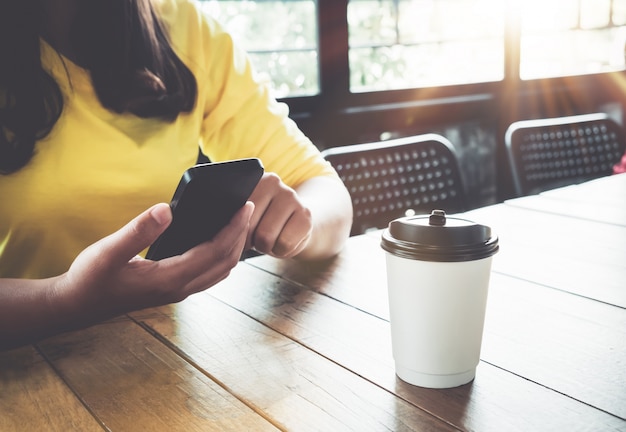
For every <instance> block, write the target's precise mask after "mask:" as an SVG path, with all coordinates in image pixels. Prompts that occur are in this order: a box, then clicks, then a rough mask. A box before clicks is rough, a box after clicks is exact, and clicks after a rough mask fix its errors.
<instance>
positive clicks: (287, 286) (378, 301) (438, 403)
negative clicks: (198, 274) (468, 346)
mask: <svg viewBox="0 0 626 432" xmlns="http://www.w3.org/2000/svg"><path fill="white" fill-rule="evenodd" d="M465 216H467V218H470V219H472V220H475V221H477V222H481V223H484V224H489V225H491V226H492V227H493V228H494V230H495V231H496V232H497V233H498V235H499V237H500V245H501V250H500V252H499V253H498V254H497V255H496V256H495V258H494V264H493V273H492V278H491V286H490V293H489V301H488V306H487V317H486V323H485V334H484V340H483V349H482V355H481V362H480V365H479V367H478V371H477V376H476V379H475V380H474V381H473V382H472V383H470V384H467V385H464V386H461V387H457V388H454V389H446V390H432V389H424V388H419V387H414V386H411V385H408V384H406V383H404V382H402V381H401V380H399V379H398V378H397V377H396V376H395V373H394V367H393V360H392V356H391V346H390V344H391V342H390V330H389V323H388V320H387V319H388V310H387V294H386V281H385V263H384V253H383V251H382V249H381V248H380V246H379V242H380V238H379V236H380V233H379V232H375V233H368V234H366V235H362V236H358V237H353V238H351V239H350V241H349V243H348V245H347V247H346V249H345V250H344V251H343V252H342V253H341V255H339V256H338V257H337V258H336V259H334V260H332V261H329V262H325V263H317V264H310V263H309V264H306V263H298V262H295V261H279V260H275V259H272V258H270V257H257V258H252V259H249V260H247V261H245V262H242V263H240V265H238V266H237V267H236V268H235V269H234V271H233V272H232V274H231V276H230V277H229V278H228V279H227V280H225V281H223V282H221V283H220V284H218V285H217V286H215V287H213V288H212V289H210V290H208V291H206V292H203V293H200V294H196V295H194V296H192V297H190V298H188V299H187V300H185V301H183V302H181V303H179V304H177V305H169V306H165V307H160V308H155V309H149V310H145V311H141V312H138V313H133V314H131V315H129V316H125V317H120V318H118V319H115V320H112V321H109V322H106V323H103V324H100V325H96V326H93V327H91V328H89V329H86V330H83V331H78V332H73V333H67V334H64V335H60V336H57V337H54V338H51V339H48V340H45V341H42V342H41V343H39V344H37V345H34V346H27V347H23V348H19V349H15V350H12V351H7V352H4V353H0V431H70V430H77V431H92V430H93V431H102V430H111V431H143V430H145V431H177V430H180V431H196V430H197V431H213V430H215V431H227V430H233V431H245V430H251V431H265V430H290V431H344V430H350V431H359V432H361V431H405V430H419V431H424V430H426V431H450V430H477V431H498V432H501V431H524V432H526V431H576V430H580V431H583V430H584V431H626V175H619V176H612V177H607V178H604V179H601V180H597V181H593V182H589V183H586V184H582V185H578V186H571V187H567V188H562V189H558V190H554V191H550V192H546V193H544V194H542V195H539V196H532V197H525V198H520V199H515V200H511V201H507V202H505V203H503V204H498V205H495V206H491V207H486V208H482V209H478V210H474V211H471V212H468V213H466V214H465Z"/></svg>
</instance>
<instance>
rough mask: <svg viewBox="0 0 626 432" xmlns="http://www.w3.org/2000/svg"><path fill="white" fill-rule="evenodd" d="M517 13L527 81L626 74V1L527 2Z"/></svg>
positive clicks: (559, 0) (521, 70)
mask: <svg viewBox="0 0 626 432" xmlns="http://www.w3.org/2000/svg"><path fill="white" fill-rule="evenodd" d="M518 7H519V9H518V12H519V15H520V16H521V55H520V77H521V78H522V79H525V80H529V79H536V78H547V77H557V76H569V75H582V74H589V73H601V72H610V71H617V70H623V69H624V66H625V64H624V51H625V48H626V1H625V0H566V1H564V0H524V1H519V2H518Z"/></svg>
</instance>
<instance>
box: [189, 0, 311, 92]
mask: <svg viewBox="0 0 626 432" xmlns="http://www.w3.org/2000/svg"><path fill="white" fill-rule="evenodd" d="M201 3H202V8H203V10H204V11H205V12H207V13H208V14H209V15H211V16H213V17H215V18H216V19H217V20H218V21H220V22H221V23H222V24H223V25H224V26H225V27H226V28H227V29H228V31H229V32H230V33H231V34H232V35H233V37H234V38H235V39H236V40H237V41H238V43H239V44H240V45H241V46H242V47H243V48H244V49H246V51H248V53H249V54H250V57H251V60H252V62H253V64H254V65H255V68H256V69H257V71H259V72H260V73H261V74H263V75H265V77H266V78H268V79H269V80H270V84H271V86H272V88H273V90H274V93H275V96H276V97H285V96H308V95H315V94H318V93H319V87H320V86H319V67H318V63H319V61H318V43H317V41H318V34H317V5H316V1H315V0H282V1H281V0H260V1H242V0H239V1H237V0H201Z"/></svg>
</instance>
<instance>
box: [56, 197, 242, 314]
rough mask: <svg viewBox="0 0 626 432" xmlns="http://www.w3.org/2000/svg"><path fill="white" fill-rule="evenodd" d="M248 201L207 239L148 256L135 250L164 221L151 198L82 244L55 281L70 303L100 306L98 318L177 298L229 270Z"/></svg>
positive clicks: (163, 207) (166, 216) (162, 208)
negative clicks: (120, 223) (114, 227)
mask: <svg viewBox="0 0 626 432" xmlns="http://www.w3.org/2000/svg"><path fill="white" fill-rule="evenodd" d="M253 209H254V204H252V203H251V202H248V203H246V205H245V206H244V207H243V208H242V209H240V210H239V211H238V213H236V214H235V216H234V217H233V218H232V220H231V221H230V223H229V224H228V225H227V226H226V227H225V228H224V229H222V231H220V232H219V233H218V234H217V235H216V236H215V237H214V238H213V240H211V241H209V242H205V243H202V244H200V245H198V246H196V247H194V248H193V249H190V250H189V251H187V252H186V253H184V254H183V255H180V256H174V257H171V258H167V259H163V260H160V261H151V260H147V259H144V258H141V257H140V256H138V254H139V253H140V252H141V251H142V250H144V249H145V248H147V247H148V246H149V245H150V244H152V243H153V242H154V241H155V240H156V239H157V237H158V236H159V235H160V234H161V233H162V232H163V231H164V230H165V228H167V226H168V225H169V224H170V222H171V219H172V215H171V210H170V208H169V206H168V205H167V204H157V205H155V206H153V207H152V208H150V209H148V210H146V211H145V212H144V213H142V214H141V215H139V216H137V217H136V218H135V219H134V220H132V221H131V222H129V223H128V224H127V225H126V226H124V227H123V228H121V229H120V230H118V231H117V232H115V233H113V234H111V235H110V236H108V237H105V238H104V239H102V240H100V241H98V242H96V243H94V244H93V245H91V246H89V247H88V248H87V249H85V250H84V251H83V252H82V253H81V254H80V255H79V256H78V257H77V258H76V260H75V261H74V263H73V264H72V266H71V267H70V269H69V271H68V272H67V273H66V274H65V275H64V277H62V278H60V279H59V281H58V283H57V284H56V286H55V295H57V296H59V297H60V298H64V299H66V300H67V303H66V304H67V306H68V307H69V308H70V309H74V310H76V309H82V308H84V309H86V310H91V311H92V313H93V312H101V317H100V319H102V318H108V317H111V316H115V315H118V314H121V313H125V312H129V311H133V310H138V309H144V308H146V307H152V306H160V305H164V304H168V303H173V302H179V301H181V300H183V299H185V298H187V297H188V296H189V295H191V294H194V293H196V292H199V291H202V290H204V289H207V288H209V287H211V286H213V285H215V284H216V283H218V282H219V281H221V280H222V279H224V278H225V277H226V276H228V274H229V273H230V271H231V269H232V268H233V267H234V266H235V265H236V264H237V262H238V261H239V258H240V256H241V253H242V251H243V247H244V245H245V241H246V234H247V232H248V226H249V223H250V216H251V215H252V212H253Z"/></svg>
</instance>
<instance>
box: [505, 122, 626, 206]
mask: <svg viewBox="0 0 626 432" xmlns="http://www.w3.org/2000/svg"><path fill="white" fill-rule="evenodd" d="M505 143H506V148H507V152H508V155H509V161H510V163H511V169H512V175H513V181H514V183H515V189H516V193H517V195H518V196H524V195H531V194H536V193H539V192H543V191H546V190H549V189H554V188H556V187H560V186H566V185H570V184H576V183H580V182H583V181H586V180H591V179H594V178H597V177H603V176H607V175H610V174H612V169H613V165H615V164H616V163H617V162H618V161H619V159H620V157H621V155H622V154H624V148H625V146H626V141H625V139H624V132H623V130H622V128H621V127H620V126H619V125H618V124H617V123H616V122H614V121H613V120H611V119H610V118H609V116H608V115H606V114H604V113H594V114H584V115H575V116H568V117H559V118H549V119H540V120H522V121H517V122H515V123H512V124H511V125H510V126H509V127H508V129H507V131H506V134H505Z"/></svg>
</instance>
